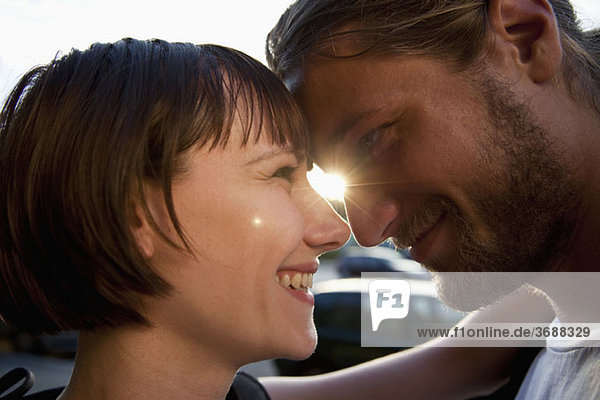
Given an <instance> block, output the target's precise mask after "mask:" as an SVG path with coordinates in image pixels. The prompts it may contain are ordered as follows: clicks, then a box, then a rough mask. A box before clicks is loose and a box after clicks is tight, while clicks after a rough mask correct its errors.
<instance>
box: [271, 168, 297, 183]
mask: <svg viewBox="0 0 600 400" xmlns="http://www.w3.org/2000/svg"><path fill="white" fill-rule="evenodd" d="M297 170H298V167H297V166H291V165H289V166H285V167H281V168H278V169H277V171H275V173H274V174H273V178H283V179H285V180H286V181H288V182H290V183H294V179H295V178H296V171H297Z"/></svg>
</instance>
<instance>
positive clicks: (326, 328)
mask: <svg viewBox="0 0 600 400" xmlns="http://www.w3.org/2000/svg"><path fill="white" fill-rule="evenodd" d="M361 285H364V282H362V283H361V279H359V278H343V279H333V280H327V281H322V282H318V283H316V284H315V286H314V287H313V289H312V291H313V293H314V295H315V311H314V320H315V326H316V328H317V332H318V337H319V341H318V344H317V348H316V350H315V352H314V353H313V354H312V355H311V356H310V357H309V358H308V359H306V360H302V361H291V360H286V359H278V360H276V365H277V368H278V370H279V372H280V374H281V375H314V374H320V373H325V372H331V371H336V370H338V369H342V368H346V367H350V366H353V365H356V364H359V363H362V362H366V361H369V360H372V359H374V358H378V357H382V356H385V355H388V354H391V353H395V352H398V351H401V350H403V349H406V348H409V347H412V346H413V345H414V343H412V342H411V343H409V342H406V343H405V344H400V345H398V344H399V343H400V341H401V338H402V336H403V334H404V333H403V332H402V329H398V322H399V320H390V321H389V322H393V323H396V324H386V322H388V321H387V320H386V321H383V322H382V323H381V328H380V329H379V331H378V335H383V336H387V338H388V339H389V342H390V343H392V344H393V345H390V346H387V347H361V332H365V333H366V334H370V333H369V332H371V327H370V323H371V322H370V310H369V296H368V293H365V292H364V291H363V290H362V288H361ZM410 285H411V296H410V310H411V311H410V312H409V314H408V315H407V317H406V318H405V319H403V320H402V321H401V322H400V326H407V327H408V326H409V324H410V326H411V327H414V324H418V323H448V324H449V325H454V324H455V323H456V322H458V321H460V320H461V319H462V318H463V316H464V314H463V313H460V312H458V311H455V310H451V309H449V308H447V307H446V306H445V305H444V304H443V303H441V302H440V301H439V300H438V299H437V297H436V295H435V288H434V285H433V283H432V282H431V281H427V280H423V279H415V280H410ZM361 312H364V313H365V314H364V315H365V316H369V318H363V319H362V320H361ZM361 327H362V331H361ZM362 339H363V340H364V339H365V338H362ZM426 340H427V339H425V338H424V339H422V341H421V342H425V341H426ZM383 342H385V340H384V341H383Z"/></svg>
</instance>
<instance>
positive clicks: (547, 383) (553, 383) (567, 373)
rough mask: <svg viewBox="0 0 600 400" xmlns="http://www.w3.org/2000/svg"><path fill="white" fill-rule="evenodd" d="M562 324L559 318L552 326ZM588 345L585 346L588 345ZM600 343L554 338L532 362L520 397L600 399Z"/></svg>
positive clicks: (530, 399)
mask: <svg viewBox="0 0 600 400" xmlns="http://www.w3.org/2000/svg"><path fill="white" fill-rule="evenodd" d="M554 326H558V327H560V322H558V320H557V319H555V320H554V321H553V322H552V325H551V327H554ZM584 346H585V347H584ZM598 346H600V343H598V342H590V341H570V342H565V341H561V340H554V339H551V338H548V339H547V341H546V347H545V348H544V349H542V351H540V353H539V354H538V356H537V357H536V359H535V360H534V361H533V363H532V364H531V367H530V368H529V371H528V372H527V375H526V376H525V379H524V380H523V383H522V384H521V388H520V389H519V393H518V394H517V397H516V399H518V400H538V399H539V400H542V399H543V400H549V399H550V400H551V399H556V400H559V399H560V400H565V399H567V400H570V399H578V400H579V399H600V347H598Z"/></svg>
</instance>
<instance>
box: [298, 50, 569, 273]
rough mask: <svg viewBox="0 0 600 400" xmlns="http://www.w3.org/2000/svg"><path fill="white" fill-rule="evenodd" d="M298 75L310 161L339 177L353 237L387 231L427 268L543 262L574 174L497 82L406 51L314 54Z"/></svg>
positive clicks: (559, 239) (554, 241)
mask: <svg viewBox="0 0 600 400" xmlns="http://www.w3.org/2000/svg"><path fill="white" fill-rule="evenodd" d="M302 78H303V80H302V81H300V82H301V83H300V85H297V84H296V85H295V86H294V85H293V84H292V85H290V86H291V87H292V89H293V90H294V92H295V95H296V97H297V99H298V101H299V103H300V105H301V107H302V108H303V110H304V112H305V113H306V116H307V118H308V121H309V124H310V128H311V134H312V140H313V155H314V158H315V162H316V163H317V164H318V165H319V166H320V167H321V168H323V169H324V170H326V171H328V172H335V173H338V174H341V175H343V176H344V177H345V179H346V182H347V183H348V187H347V194H346V207H347V212H348V218H349V222H350V224H351V226H352V229H353V232H354V235H355V237H356V239H357V241H358V242H359V243H360V244H361V245H364V246H374V245H377V244H379V243H380V242H382V241H384V240H386V239H387V238H390V237H391V238H393V240H394V241H395V242H396V243H397V244H398V245H400V246H402V247H410V248H411V255H412V256H413V258H415V259H416V260H417V261H419V262H421V263H423V264H425V265H426V266H428V267H429V268H431V269H432V270H437V271H511V270H534V271H535V270H540V269H545V268H549V262H550V260H553V259H555V256H556V254H555V252H556V250H557V247H559V246H562V245H563V244H564V243H563V241H564V240H565V238H567V237H568V235H569V232H570V230H571V229H572V225H573V219H574V218H573V216H572V211H571V209H572V208H573V207H574V205H575V203H576V202H575V199H574V195H573V193H575V192H576V190H575V187H574V185H575V184H574V183H573V179H572V178H571V176H570V175H571V174H570V173H569V172H568V171H567V169H566V168H565V167H563V162H562V161H561V160H560V157H559V152H558V151H556V149H555V147H556V146H554V144H553V143H552V142H551V140H549V138H548V135H547V132H546V131H545V130H544V129H542V128H541V127H540V126H539V124H537V123H536V120H535V118H534V116H533V113H532V112H531V111H530V110H529V109H528V107H526V106H525V105H524V104H520V103H519V102H518V101H517V100H515V99H514V96H512V94H511V91H510V90H509V89H508V88H507V87H505V86H504V85H502V84H500V83H499V82H498V81H497V80H495V79H489V78H486V76H485V75H484V74H482V75H481V76H479V75H477V76H468V75H467V74H466V73H462V74H458V73H456V72H453V71H452V70H450V69H449V68H448V67H447V66H445V65H443V64H442V63H438V62H434V61H431V60H429V59H425V58H423V57H416V56H389V57H378V58H375V57H365V56H363V57H355V58H349V59H331V58H329V59H325V58H321V57H319V58H316V59H314V60H313V62H312V63H310V64H309V66H308V69H307V70H306V71H304V74H303V76H302ZM288 83H290V82H288Z"/></svg>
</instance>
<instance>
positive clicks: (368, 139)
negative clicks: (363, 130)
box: [359, 129, 382, 153]
mask: <svg viewBox="0 0 600 400" xmlns="http://www.w3.org/2000/svg"><path fill="white" fill-rule="evenodd" d="M381 133H382V129H376V130H374V131H372V132H369V133H367V134H366V135H365V136H363V137H361V138H360V141H359V145H360V148H361V150H362V151H364V152H365V153H371V152H372V151H373V149H374V148H375V146H377V142H378V141H379V138H380V137H381Z"/></svg>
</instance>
